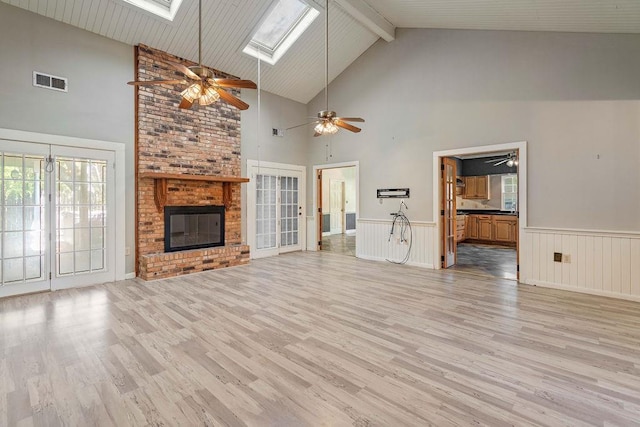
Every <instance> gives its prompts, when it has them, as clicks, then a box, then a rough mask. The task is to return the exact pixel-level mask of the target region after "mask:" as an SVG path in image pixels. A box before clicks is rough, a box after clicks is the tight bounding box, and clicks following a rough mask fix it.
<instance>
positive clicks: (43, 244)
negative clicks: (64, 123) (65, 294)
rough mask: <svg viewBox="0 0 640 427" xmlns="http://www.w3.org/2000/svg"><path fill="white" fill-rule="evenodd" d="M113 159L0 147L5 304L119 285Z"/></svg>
mask: <svg viewBox="0 0 640 427" xmlns="http://www.w3.org/2000/svg"><path fill="white" fill-rule="evenodd" d="M113 157H114V153H113V152H110V151H102V150H88V149H79V148H67V147H59V146H52V145H47V144H35V143H22V142H15V141H0V195H1V196H0V197H1V198H0V214H1V221H0V297H2V296H9V295H18V294H23V293H30V292H38V291H43V290H49V289H51V290H55V289H62V288H69V287H74V286H81V285H90V284H95V283H101V282H106V281H111V280H114V279H115V268H114V265H113V264H114V263H113V258H114V254H113V248H114V240H115V239H114V236H115V234H114V227H113V226H112V221H113V205H114V203H113V199H114V195H113V188H112V187H113V179H114V177H113V167H112V166H113V161H114V158H113Z"/></svg>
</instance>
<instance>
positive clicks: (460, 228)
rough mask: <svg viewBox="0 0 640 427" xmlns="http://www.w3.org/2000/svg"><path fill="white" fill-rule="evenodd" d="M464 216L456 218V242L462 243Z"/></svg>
mask: <svg viewBox="0 0 640 427" xmlns="http://www.w3.org/2000/svg"><path fill="white" fill-rule="evenodd" d="M466 217H467V216H466V215H457V216H456V242H462V241H463V240H464V239H465V238H466V236H465V219H466Z"/></svg>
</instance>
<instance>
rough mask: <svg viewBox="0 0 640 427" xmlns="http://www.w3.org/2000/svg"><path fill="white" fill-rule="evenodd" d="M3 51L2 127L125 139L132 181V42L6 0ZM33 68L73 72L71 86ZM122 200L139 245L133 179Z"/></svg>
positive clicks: (129, 261)
mask: <svg viewBox="0 0 640 427" xmlns="http://www.w3.org/2000/svg"><path fill="white" fill-rule="evenodd" d="M0 53H1V57H2V63H1V65H0V100H1V101H0V128H6V129H17V130H24V131H31V132H39V133H45V134H53V135H63V136H72V137H79V138H86V139H96V140H102V141H110V142H120V143H124V144H126V156H125V163H126V168H125V173H126V180H127V182H131V183H133V182H134V179H133V176H134V172H133V171H134V165H133V148H134V98H133V88H132V87H131V86H128V85H127V84H126V83H127V81H129V80H132V79H133V77H134V58H133V47H131V46H127V45H125V44H122V43H119V42H115V41H113V40H109V39H107V38H104V37H101V36H98V35H95V34H92V33H89V32H87V31H84V30H81V29H78V28H75V27H72V26H70V25H66V24H63V23H61V22H57V21H54V20H52V19H48V18H44V17H42V16H40V15H37V14H34V13H31V12H28V11H26V10H23V9H19V8H16V7H13V6H9V5H7V4H5V3H0ZM33 71H40V72H43V73H48V74H53V75H56V76H62V77H67V78H68V79H69V91H68V93H62V92H56V91H52V90H47V89H41V88H36V87H34V86H33V85H32V76H33ZM124 203H125V205H126V246H129V247H130V248H131V251H132V253H133V248H134V245H135V242H134V188H133V185H130V186H127V191H126V197H125V200H124ZM121 255H122V256H124V254H121ZM125 268H126V271H127V272H132V271H133V269H134V262H133V256H132V255H131V256H127V257H126V266H125Z"/></svg>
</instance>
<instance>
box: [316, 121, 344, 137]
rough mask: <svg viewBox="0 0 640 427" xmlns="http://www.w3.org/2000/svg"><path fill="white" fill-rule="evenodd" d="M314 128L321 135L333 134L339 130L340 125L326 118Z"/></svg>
mask: <svg viewBox="0 0 640 427" xmlns="http://www.w3.org/2000/svg"><path fill="white" fill-rule="evenodd" d="M313 130H314V131H315V132H316V133H318V134H320V135H333V134H334V133H336V132H338V126H336V125H335V124H334V123H333V122H332V121H331V120H325V121H323V122H320V123H318V124H317V125H316V127H315V128H314V129H313Z"/></svg>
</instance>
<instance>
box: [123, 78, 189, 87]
mask: <svg viewBox="0 0 640 427" xmlns="http://www.w3.org/2000/svg"><path fill="white" fill-rule="evenodd" d="M180 83H186V80H184V79H180V80H147V81H134V82H127V84H128V85H132V86H151V85H177V84H180Z"/></svg>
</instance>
